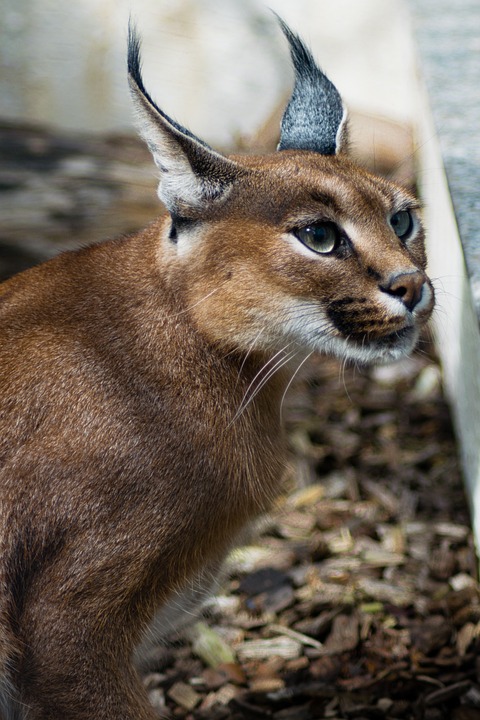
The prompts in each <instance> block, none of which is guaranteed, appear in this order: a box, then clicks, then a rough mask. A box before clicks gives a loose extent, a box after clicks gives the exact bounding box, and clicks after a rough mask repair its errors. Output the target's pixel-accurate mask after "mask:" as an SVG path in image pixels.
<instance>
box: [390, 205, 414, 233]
mask: <svg viewBox="0 0 480 720" xmlns="http://www.w3.org/2000/svg"><path fill="white" fill-rule="evenodd" d="M390 225H391V226H392V229H393V232H394V233H395V235H396V236H397V237H398V238H400V240H407V239H408V238H409V237H410V235H411V234H412V232H413V229H414V227H415V223H414V220H413V216H412V213H411V211H410V210H399V211H398V212H396V213H394V214H393V215H392V217H391V218H390Z"/></svg>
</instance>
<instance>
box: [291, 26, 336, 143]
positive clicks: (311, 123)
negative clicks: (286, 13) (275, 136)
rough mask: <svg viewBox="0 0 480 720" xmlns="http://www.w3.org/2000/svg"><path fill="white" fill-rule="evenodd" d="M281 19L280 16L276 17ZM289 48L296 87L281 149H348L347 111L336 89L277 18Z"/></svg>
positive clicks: (305, 49) (299, 41)
mask: <svg viewBox="0 0 480 720" xmlns="http://www.w3.org/2000/svg"><path fill="white" fill-rule="evenodd" d="M277 17H278V16H277ZM278 21H279V23H280V27H281V29H282V31H283V34H284V35H285V37H286V38H287V40H288V43H289V45H290V54H291V57H292V62H293V67H294V70H295V86H294V88H293V93H292V97H291V98H290V102H289V103H288V105H287V108H286V110H285V113H284V115H283V118H282V123H281V133H280V142H279V145H278V150H313V151H314V152H318V153H321V154H322V155H336V154H337V153H340V152H345V151H346V149H347V144H348V138H347V112H346V108H345V107H344V105H343V102H342V98H341V97H340V95H339V93H338V90H337V88H336V87H335V85H333V83H331V82H330V80H329V79H328V78H327V76H326V75H325V74H324V73H323V72H322V71H321V70H320V68H319V67H318V66H317V64H316V63H315V60H314V59H313V55H312V53H311V52H310V50H309V49H308V48H307V47H306V45H305V44H304V43H303V41H302V40H301V39H300V37H299V36H298V35H295V33H293V32H292V31H291V30H290V28H289V27H288V25H286V24H285V23H284V22H283V20H282V19H281V18H279V17H278Z"/></svg>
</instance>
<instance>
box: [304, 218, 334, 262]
mask: <svg viewBox="0 0 480 720" xmlns="http://www.w3.org/2000/svg"><path fill="white" fill-rule="evenodd" d="M294 234H295V236H296V237H297V238H298V239H299V240H300V242H302V243H303V244H304V245H306V247H308V248H310V250H313V252H316V253H319V254H320V255H327V254H328V253H331V252H332V251H333V250H335V249H336V248H337V247H338V245H339V243H340V231H339V229H338V227H337V226H336V225H335V223H332V222H320V223H313V224H312V225H306V226H305V227H303V228H300V229H299V230H295V233H294Z"/></svg>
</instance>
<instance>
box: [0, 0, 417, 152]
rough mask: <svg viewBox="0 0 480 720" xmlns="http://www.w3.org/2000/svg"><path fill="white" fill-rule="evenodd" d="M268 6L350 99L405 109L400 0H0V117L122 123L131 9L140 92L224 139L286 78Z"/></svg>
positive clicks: (253, 116) (408, 100)
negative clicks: (140, 53) (139, 45)
mask: <svg viewBox="0 0 480 720" xmlns="http://www.w3.org/2000/svg"><path fill="white" fill-rule="evenodd" d="M270 8H271V9H273V10H275V11H277V12H278V13H279V14H280V15H281V16H282V17H284V18H285V19H286V20H287V22H289V23H290V24H291V25H292V27H293V28H294V29H297V30H298V31H299V32H300V33H301V34H302V35H303V36H304V38H305V39H306V40H307V41H308V42H309V43H310V44H311V46H312V48H313V49H314V52H315V55H316V57H317V58H318V61H319V63H320V64H321V65H322V67H323V68H324V69H325V70H326V71H327V72H328V74H329V75H330V76H331V78H332V79H333V80H334V82H335V83H336V84H337V86H338V87H339V89H340V90H341V92H342V93H343V94H344V96H345V98H346V99H347V102H348V103H349V105H350V106H351V107H352V108H353V109H355V110H360V111H361V112H366V113H372V114H379V115H381V116H384V117H387V118H390V119H393V120H399V121H409V120H411V118H412V116H413V100H412V91H411V85H412V83H411V78H412V73H413V70H412V51H411V44H410V43H411V40H410V32H409V26H408V17H407V16H406V9H405V6H404V0H74V2H72V3H66V2H65V0H0V117H2V118H6V119H15V120H21V121H31V122H40V123H45V124H47V125H50V126H56V127H59V128H64V129H70V130H79V131H101V132H105V131H115V130H124V129H128V128H130V127H131V123H132V116H131V108H130V103H129V97H128V92H127V85H126V80H125V42H126V40H125V38H126V27H127V22H128V16H129V13H130V12H131V13H132V14H133V16H134V17H135V18H136V20H137V24H138V26H139V29H140V32H141V34H142V36H143V44H144V75H145V81H146V84H147V87H148V88H149V90H150V91H151V94H152V95H153V96H154V97H155V98H156V100H157V101H158V103H159V104H160V105H161V106H162V107H163V108H164V109H165V110H166V111H167V112H168V113H170V114H171V115H172V116H173V117H175V118H177V119H178V120H179V121H180V122H182V123H183V124H185V125H187V126H188V127H190V128H191V129H192V130H193V131H194V132H195V133H197V134H199V135H201V136H202V137H204V138H205V139H207V140H208V141H210V142H212V143H214V144H217V145H227V144H228V143H229V142H230V141H231V139H232V138H236V137H238V136H245V135H247V136H248V135H249V134H250V133H252V132H253V131H254V130H255V129H256V128H257V127H258V125H259V124H260V123H261V122H262V121H263V120H264V119H265V118H266V117H267V116H268V115H269V113H270V111H271V110H272V108H273V107H274V106H275V104H276V103H277V102H278V101H279V99H280V98H281V97H282V96H283V95H284V94H285V93H286V92H288V88H289V87H290V83H291V74H290V65H289V61H288V52H287V49H286V47H285V43H284V41H283V39H282V37H281V34H280V32H279V30H278V28H277V27H276V23H275V20H274V17H273V16H272V13H271V12H270Z"/></svg>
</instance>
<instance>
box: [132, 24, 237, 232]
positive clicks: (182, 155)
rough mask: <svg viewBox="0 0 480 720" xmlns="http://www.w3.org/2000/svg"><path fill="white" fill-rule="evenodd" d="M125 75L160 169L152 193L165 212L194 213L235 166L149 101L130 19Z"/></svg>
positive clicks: (222, 188)
mask: <svg viewBox="0 0 480 720" xmlns="http://www.w3.org/2000/svg"><path fill="white" fill-rule="evenodd" d="M128 79H129V84H130V90H131V94H132V99H133V105H134V110H135V114H136V117H137V124H138V127H139V130H140V133H141V134H142V136H143V137H144V139H145V140H146V142H147V144H148V147H149V148H150V151H151V153H152V155H153V158H154V160H155V163H156V164H157V166H158V168H159V169H160V171H161V172H160V185H159V191H158V194H159V197H160V199H161V200H162V201H163V202H164V204H165V205H166V207H167V208H168V210H169V211H170V212H171V213H172V214H175V215H179V216H181V217H187V218H188V217H195V216H196V215H198V213H199V212H200V213H204V212H205V211H206V210H207V209H208V208H211V207H212V206H213V204H215V203H218V202H221V201H222V200H223V199H225V198H226V197H227V195H228V193H229V191H230V189H231V187H232V185H233V183H234V182H235V181H236V180H237V179H238V177H239V175H240V174H241V172H242V171H241V169H240V168H239V167H238V165H237V164H236V163H235V162H233V161H232V160H229V159H228V158H226V157H224V156H223V155H221V154H220V153H217V152H216V151H215V150H213V149H212V148H211V147H209V146H208V145H207V143H205V142H204V141H203V140H200V138H198V137H196V136H195V135H194V134H193V133H191V132H190V131H189V130H187V129H186V128H184V127H182V125H180V124H179V123H177V122H175V120H172V118H170V117H169V116H168V115H167V114H166V113H165V112H163V110H161V109H160V108H159V107H158V105H156V104H155V102H154V101H153V100H152V98H151V96H150V95H149V93H148V92H147V90H146V89H145V85H144V84H143V79H142V73H141V56H140V40H139V38H138V35H137V33H136V30H135V28H134V26H133V23H132V22H130V24H129V29H128Z"/></svg>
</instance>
